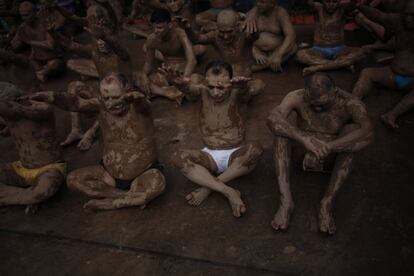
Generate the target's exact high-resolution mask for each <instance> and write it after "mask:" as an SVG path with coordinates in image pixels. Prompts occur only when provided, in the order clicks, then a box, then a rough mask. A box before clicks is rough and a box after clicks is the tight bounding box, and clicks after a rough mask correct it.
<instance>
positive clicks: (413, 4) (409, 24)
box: [403, 1, 414, 30]
mask: <svg viewBox="0 0 414 276" xmlns="http://www.w3.org/2000/svg"><path fill="white" fill-rule="evenodd" d="M403 16H404V17H403V18H404V19H403V20H404V25H405V27H406V28H407V29H410V30H412V29H414V1H406V4H405V9H404V14H403Z"/></svg>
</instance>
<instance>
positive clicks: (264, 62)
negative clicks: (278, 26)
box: [252, 44, 298, 72]
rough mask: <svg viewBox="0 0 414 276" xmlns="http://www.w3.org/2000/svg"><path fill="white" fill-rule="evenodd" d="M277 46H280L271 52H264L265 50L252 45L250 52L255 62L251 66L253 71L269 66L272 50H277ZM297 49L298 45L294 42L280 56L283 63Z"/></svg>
mask: <svg viewBox="0 0 414 276" xmlns="http://www.w3.org/2000/svg"><path fill="white" fill-rule="evenodd" d="M279 48H280V47H277V48H275V49H274V50H273V51H271V52H266V51H263V50H261V49H260V48H259V47H256V46H254V45H253V48H252V52H253V56H254V57H255V59H256V63H257V64H254V65H253V66H252V70H253V72H258V71H261V70H264V69H267V68H269V59H270V57H271V56H272V54H273V53H274V52H276V51H279ZM297 50H298V47H297V45H296V44H295V45H294V47H292V48H291V49H290V51H288V52H287V53H286V54H285V55H284V56H283V57H282V63H285V62H286V61H287V60H288V59H289V58H291V57H292V56H293V55H294V54H295V53H296V51H297ZM256 57H257V58H256Z"/></svg>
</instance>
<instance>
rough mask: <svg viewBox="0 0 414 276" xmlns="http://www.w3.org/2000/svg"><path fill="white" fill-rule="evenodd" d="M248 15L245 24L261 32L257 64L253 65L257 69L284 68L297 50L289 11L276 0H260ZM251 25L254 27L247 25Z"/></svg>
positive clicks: (256, 45)
mask: <svg viewBox="0 0 414 276" xmlns="http://www.w3.org/2000/svg"><path fill="white" fill-rule="evenodd" d="M247 18H248V19H247V20H246V22H245V23H244V26H245V28H246V29H247V31H249V32H251V33H253V32H258V34H259V38H258V39H257V40H256V41H255V42H254V43H253V48H252V53H253V57H254V59H255V60H256V63H257V64H256V65H254V66H253V71H260V70H263V69H266V68H270V69H272V70H273V71H282V63H283V62H285V61H287V59H288V58H290V57H291V56H292V55H293V54H295V53H296V50H297V45H296V34H295V30H294V29H293V26H292V23H291V22H290V17H289V14H288V13H287V12H286V10H285V9H284V8H282V7H280V6H278V5H277V4H276V1H274V0H258V1H256V6H255V7H254V8H253V9H252V10H251V11H250V12H249V14H248V16H247ZM248 21H250V22H248ZM248 25H254V27H253V28H250V27H247V26H248Z"/></svg>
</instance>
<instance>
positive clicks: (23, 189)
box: [0, 82, 66, 214]
mask: <svg viewBox="0 0 414 276" xmlns="http://www.w3.org/2000/svg"><path fill="white" fill-rule="evenodd" d="M24 93H25V92H23V91H22V90H20V89H19V88H17V87H16V86H14V85H12V84H10V83H6V82H0V118H3V120H4V122H3V123H5V125H3V123H0V125H3V128H2V127H1V126H0V128H2V129H3V131H4V127H5V126H7V127H8V130H9V131H10V134H11V136H12V137H13V140H14V142H15V144H16V148H17V151H18V153H19V158H20V160H19V161H16V162H13V163H10V164H0V206H8V205H24V206H26V209H25V212H26V214H31V213H34V212H36V210H37V207H38V204H39V203H41V202H43V201H45V200H47V199H49V198H50V197H51V196H53V195H54V194H55V193H56V192H57V191H58V189H59V187H60V186H61V185H62V184H63V181H64V179H65V175H66V163H65V162H64V161H63V156H62V152H61V150H60V147H59V144H58V143H57V140H56V130H55V118H54V115H53V106H50V105H48V104H45V103H39V102H33V101H29V100H19V97H21V96H24ZM3 131H2V132H3ZM3 133H4V134H5V133H6V132H3Z"/></svg>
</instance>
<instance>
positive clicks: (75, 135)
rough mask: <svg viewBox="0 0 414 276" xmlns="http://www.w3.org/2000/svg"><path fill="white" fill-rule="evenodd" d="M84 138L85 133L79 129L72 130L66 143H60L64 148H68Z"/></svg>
mask: <svg viewBox="0 0 414 276" xmlns="http://www.w3.org/2000/svg"><path fill="white" fill-rule="evenodd" d="M82 137H83V133H82V132H81V131H80V130H79V129H72V131H71V132H70V133H69V134H68V136H67V137H66V139H65V141H63V142H62V143H60V145H61V146H62V147H64V146H68V145H70V144H72V143H73V142H75V141H78V140H81V139H82Z"/></svg>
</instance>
